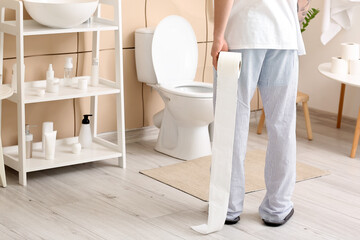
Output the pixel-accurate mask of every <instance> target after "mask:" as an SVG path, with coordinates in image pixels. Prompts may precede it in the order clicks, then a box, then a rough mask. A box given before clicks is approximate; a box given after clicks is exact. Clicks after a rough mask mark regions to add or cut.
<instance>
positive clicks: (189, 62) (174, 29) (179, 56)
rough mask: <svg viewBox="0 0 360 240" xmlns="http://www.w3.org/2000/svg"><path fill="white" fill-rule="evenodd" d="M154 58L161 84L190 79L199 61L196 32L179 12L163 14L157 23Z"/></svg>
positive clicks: (153, 47)
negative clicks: (177, 14) (164, 15)
mask: <svg viewBox="0 0 360 240" xmlns="http://www.w3.org/2000/svg"><path fill="white" fill-rule="evenodd" d="M152 60H153V65H154V70H155V74H156V78H157V81H158V84H168V83H184V82H191V81H193V80H194V78H195V74H196V70H197V64H198V48H197V41H196V36H195V33H194V31H193V29H192V27H191V25H190V23H189V22H188V21H186V20H185V19H184V18H182V17H179V16H169V17H166V18H164V19H163V20H162V21H161V22H160V23H159V24H158V26H157V27H156V29H155V32H154V37H153V42H152Z"/></svg>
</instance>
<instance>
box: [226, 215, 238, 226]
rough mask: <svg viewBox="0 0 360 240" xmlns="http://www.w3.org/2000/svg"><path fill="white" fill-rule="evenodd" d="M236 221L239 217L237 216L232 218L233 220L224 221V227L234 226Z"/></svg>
mask: <svg viewBox="0 0 360 240" xmlns="http://www.w3.org/2000/svg"><path fill="white" fill-rule="evenodd" d="M238 221H240V216H237V217H236V218H234V219H233V220H230V219H226V220H225V225H234V224H236V223H237V222H238Z"/></svg>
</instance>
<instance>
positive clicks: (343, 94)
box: [336, 83, 346, 128]
mask: <svg viewBox="0 0 360 240" xmlns="http://www.w3.org/2000/svg"><path fill="white" fill-rule="evenodd" d="M345 87H346V85H345V84H343V83H342V84H341V91H340V99H339V110H338V118H337V124H336V127H337V128H340V127H341V118H342V111H343V106H344V97H345Z"/></svg>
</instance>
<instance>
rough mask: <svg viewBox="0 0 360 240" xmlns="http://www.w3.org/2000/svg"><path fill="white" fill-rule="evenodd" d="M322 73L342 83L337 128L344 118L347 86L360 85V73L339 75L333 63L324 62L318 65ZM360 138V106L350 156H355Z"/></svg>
mask: <svg viewBox="0 0 360 240" xmlns="http://www.w3.org/2000/svg"><path fill="white" fill-rule="evenodd" d="M318 69H319V71H320V73H321V74H323V75H324V76H326V77H328V78H330V79H333V80H336V81H338V82H340V83H341V90H340V99H339V110H338V118H337V125H336V127H337V128H340V127H341V118H342V111H343V106H344V97H345V87H346V85H350V86H354V87H360V75H359V76H353V75H349V74H347V75H338V74H334V73H331V71H330V69H331V63H322V64H320V65H319V67H318ZM359 138H360V108H359V114H358V118H357V121H356V128H355V134H354V140H353V145H352V149H351V153H350V157H351V158H354V157H355V154H356V149H357V146H358V143H359Z"/></svg>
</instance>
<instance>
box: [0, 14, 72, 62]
mask: <svg viewBox="0 0 360 240" xmlns="http://www.w3.org/2000/svg"><path fill="white" fill-rule="evenodd" d="M5 19H6V20H15V11H11V10H9V9H8V10H6V14H5ZM24 19H31V17H30V16H29V14H28V13H27V12H26V10H25V8H24ZM24 46H25V50H24V51H25V52H24V54H25V56H33V55H44V54H58V53H73V52H76V51H77V49H76V46H77V37H76V33H70V34H55V35H45V36H29V37H25V38H24ZM13 57H16V38H15V37H14V36H11V35H7V34H6V35H5V43H4V58H13Z"/></svg>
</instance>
